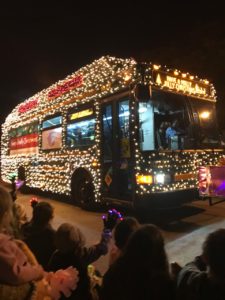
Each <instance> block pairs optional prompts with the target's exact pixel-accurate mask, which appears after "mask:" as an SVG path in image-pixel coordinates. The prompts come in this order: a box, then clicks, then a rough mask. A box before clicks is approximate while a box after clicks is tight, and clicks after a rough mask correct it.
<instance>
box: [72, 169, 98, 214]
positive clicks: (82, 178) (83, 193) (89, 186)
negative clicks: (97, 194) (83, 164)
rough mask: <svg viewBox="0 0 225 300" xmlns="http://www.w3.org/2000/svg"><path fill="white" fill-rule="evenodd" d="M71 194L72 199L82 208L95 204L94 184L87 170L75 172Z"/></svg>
mask: <svg viewBox="0 0 225 300" xmlns="http://www.w3.org/2000/svg"><path fill="white" fill-rule="evenodd" d="M71 196H72V200H73V201H75V203H76V204H77V205H79V206H80V207H82V208H85V209H88V208H90V207H91V206H92V205H93V204H94V185H93V182H92V178H91V176H90V175H89V173H88V172H87V171H85V170H80V171H78V172H77V173H76V174H74V176H73V178H72V184H71Z"/></svg>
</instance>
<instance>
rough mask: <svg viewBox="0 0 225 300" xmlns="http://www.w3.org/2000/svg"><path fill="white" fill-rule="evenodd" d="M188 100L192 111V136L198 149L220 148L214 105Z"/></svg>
mask: <svg viewBox="0 0 225 300" xmlns="http://www.w3.org/2000/svg"><path fill="white" fill-rule="evenodd" d="M189 100H190V103H191V106H192V111H193V120H194V122H193V136H194V138H195V139H196V144H197V146H198V148H207V147H209V148H215V147H218V146H220V139H219V132H218V128H217V122H216V110H215V104H214V103H211V102H208V101H204V100H196V99H193V98H189ZM195 129H197V130H195Z"/></svg>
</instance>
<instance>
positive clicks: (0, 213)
mask: <svg viewBox="0 0 225 300" xmlns="http://www.w3.org/2000/svg"><path fill="white" fill-rule="evenodd" d="M12 206H13V202H12V198H11V195H10V194H9V193H8V192H7V190H6V189H4V188H3V187H2V186H0V230H2V229H3V228H6V229H8V227H9V226H10V222H11V221H12Z"/></svg>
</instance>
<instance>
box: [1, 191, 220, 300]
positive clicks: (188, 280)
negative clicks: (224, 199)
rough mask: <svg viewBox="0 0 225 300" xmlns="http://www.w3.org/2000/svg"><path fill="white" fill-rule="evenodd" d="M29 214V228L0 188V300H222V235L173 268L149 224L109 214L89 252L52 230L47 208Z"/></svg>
mask: <svg viewBox="0 0 225 300" xmlns="http://www.w3.org/2000/svg"><path fill="white" fill-rule="evenodd" d="M32 207H33V213H32V218H31V220H28V219H27V217H26V214H25V210H24V209H23V207H22V205H20V204H19V203H17V200H15V199H12V196H11V194H10V193H9V192H7V191H6V189H5V188H3V187H2V186H0V299H1V300H13V299H15V300H17V299H18V300H25V299H26V300H60V299H61V300H65V299H69V300H137V299H139V300H154V299H155V300H164V299H168V300H170V299H171V300H172V299H178V300H181V299H182V300H186V299H194V300H195V299H196V300H200V299H204V300H207V299H215V300H217V299H218V300H220V299H225V255H224V253H225V229H219V230H216V231H214V232H212V233H210V234H209V235H208V236H207V238H206V240H205V242H204V243H203V246H202V253H200V254H199V256H197V257H195V258H193V261H192V262H190V263H188V264H187V265H185V266H180V265H179V264H178V263H174V264H171V265H170V263H169V261H168V258H167V253H166V251H165V246H164V239H163V236H162V234H161V232H160V230H159V228H158V227H157V226H155V225H153V224H145V225H141V224H139V222H138V221H137V219H135V218H133V217H124V218H123V217H122V216H121V214H118V212H117V211H116V210H110V211H109V212H108V215H107V216H106V217H104V219H103V230H102V232H101V233H100V238H99V242H98V243H97V244H95V245H92V246H89V247H87V246H86V242H85V236H84V235H83V233H82V232H81V230H80V229H79V228H78V227H76V226H74V225H72V224H70V223H63V224H61V225H60V226H59V227H58V228H57V230H55V229H54V228H53V227H52V225H51V222H52V220H53V218H54V208H53V207H52V205H51V204H50V203H48V202H45V201H41V202H35V203H33V205H32ZM107 253H109V264H108V270H107V271H106V273H105V274H99V272H98V271H96V270H94V268H93V265H92V263H93V262H95V261H96V260H98V259H99V257H100V256H102V255H106V254H107Z"/></svg>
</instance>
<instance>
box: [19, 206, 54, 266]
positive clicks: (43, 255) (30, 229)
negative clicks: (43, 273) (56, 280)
mask: <svg viewBox="0 0 225 300" xmlns="http://www.w3.org/2000/svg"><path fill="white" fill-rule="evenodd" d="M31 204H32V203H31ZM32 205H33V204H32ZM53 217H54V209H53V207H52V205H51V204H50V203H48V202H45V201H41V202H37V203H35V205H33V216H32V219H31V221H29V222H27V223H25V224H24V225H23V226H22V227H21V229H22V234H23V239H24V241H25V243H26V244H27V245H28V246H29V248H30V249H31V250H32V252H33V253H34V255H35V257H36V258H37V260H38V262H39V263H40V264H41V265H42V266H43V268H44V269H46V267H47V264H48V261H49V259H50V257H51V255H52V254H53V252H54V251H55V249H56V247H55V230H54V229H53V227H52V225H51V221H52V219H53Z"/></svg>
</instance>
